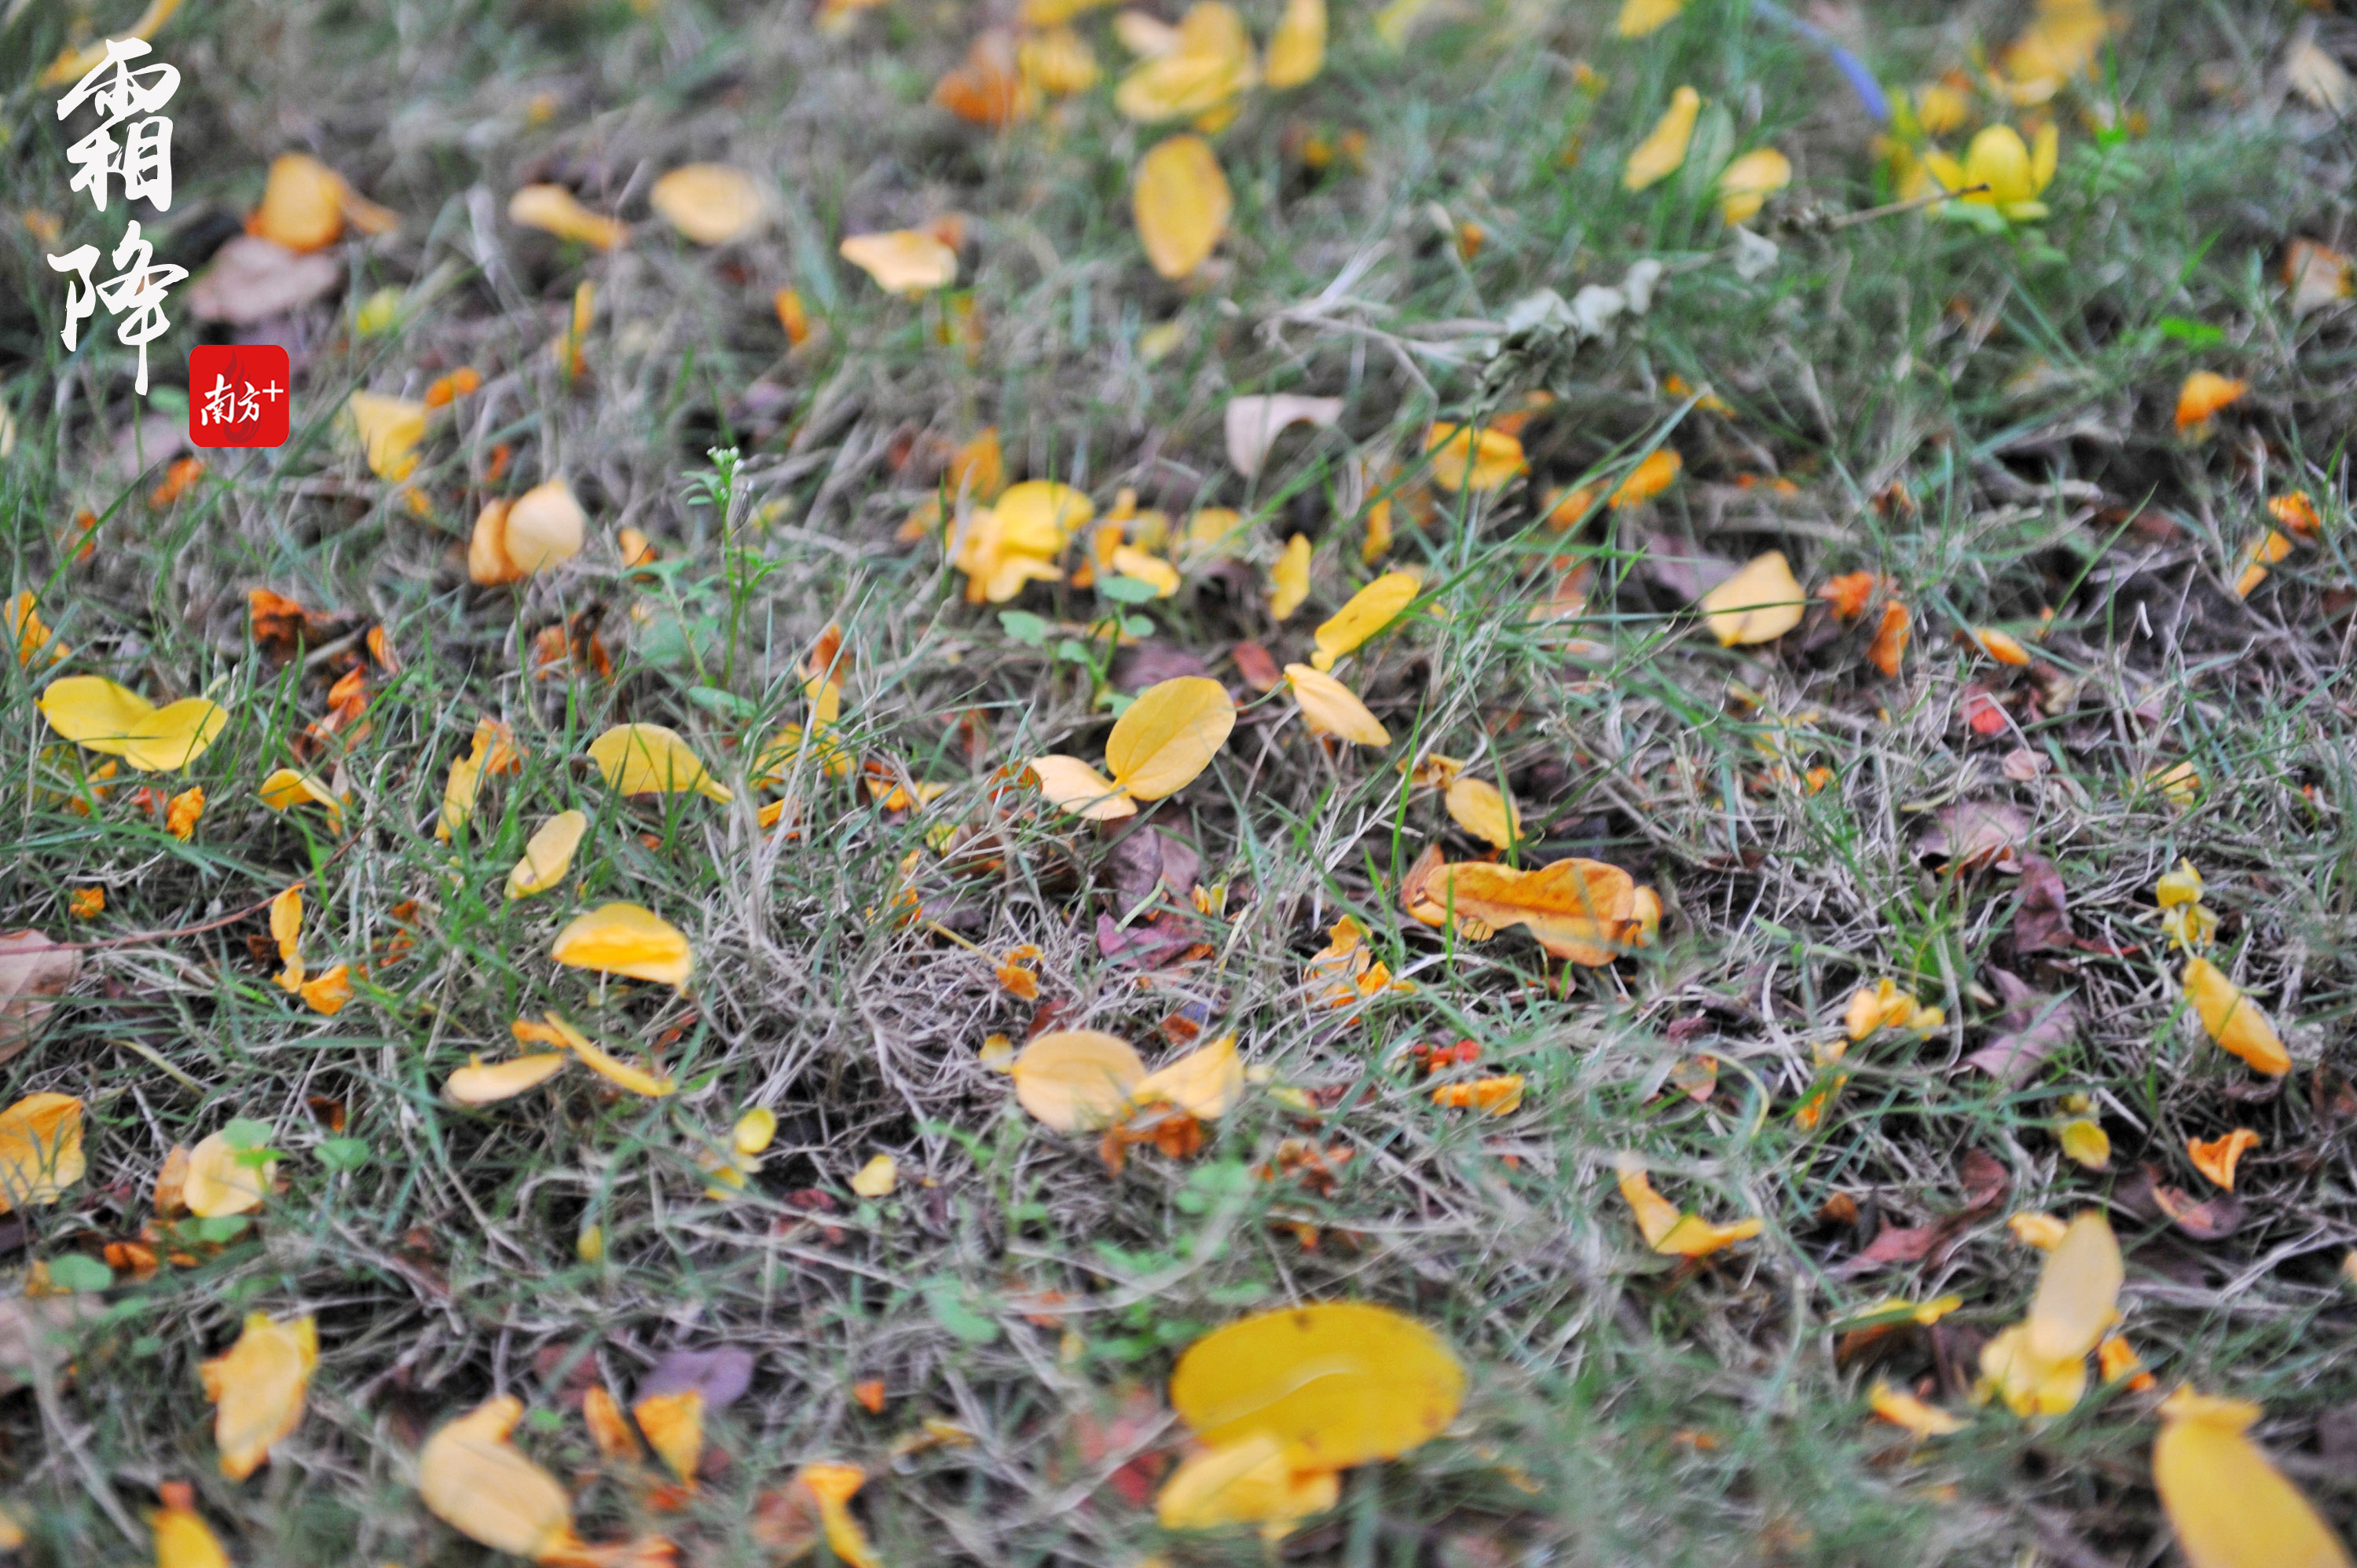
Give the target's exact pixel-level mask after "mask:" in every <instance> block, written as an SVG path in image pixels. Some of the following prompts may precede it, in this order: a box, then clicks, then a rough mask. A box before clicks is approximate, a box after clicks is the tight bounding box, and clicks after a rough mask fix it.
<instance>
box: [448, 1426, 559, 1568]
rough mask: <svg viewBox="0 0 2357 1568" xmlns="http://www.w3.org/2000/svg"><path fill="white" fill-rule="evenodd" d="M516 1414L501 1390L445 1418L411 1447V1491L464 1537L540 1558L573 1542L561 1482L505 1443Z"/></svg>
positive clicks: (555, 1553)
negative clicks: (414, 1455) (414, 1457)
mask: <svg viewBox="0 0 2357 1568" xmlns="http://www.w3.org/2000/svg"><path fill="white" fill-rule="evenodd" d="M522 1414H523V1402H522V1401H521V1400H519V1399H517V1398H516V1397H515V1396H514V1395H513V1394H501V1395H500V1396H499V1397H498V1398H497V1399H492V1400H487V1401H485V1402H483V1403H482V1404H480V1405H478V1406H477V1407H475V1409H473V1410H471V1411H469V1412H467V1413H466V1414H465V1415H462V1416H460V1417H458V1419H457V1420H456V1421H452V1422H449V1423H445V1424H444V1425H443V1426H442V1428H441V1429H440V1430H439V1431H437V1432H436V1433H435V1434H434V1435H433V1436H431V1437H429V1438H427V1439H426V1440H425V1447H424V1448H423V1449H421V1450H420V1451H419V1452H418V1455H417V1491H418V1495H419V1497H421V1498H423V1499H424V1500H425V1507H426V1509H428V1510H429V1511H431V1512H432V1513H433V1515H434V1516H435V1517H436V1519H439V1520H442V1522H443V1523H445V1524H447V1525H449V1526H450V1527H451V1528H452V1529H454V1530H457V1531H458V1532H459V1533H460V1534H462V1535H464V1536H466V1537H468V1539H469V1540H472V1541H479V1542H481V1543H482V1544H483V1545H485V1546H488V1547H490V1548H491V1549H492V1550H493V1551H495V1552H511V1553H513V1554H514V1555H516V1556H518V1557H524V1558H529V1559H531V1560H532V1561H533V1562H535V1563H543V1562H547V1561H548V1560H550V1559H551V1558H554V1557H556V1556H559V1555H561V1554H562V1553H564V1552H566V1551H567V1550H569V1549H573V1548H576V1547H577V1546H578V1545H579V1542H578V1541H577V1540H576V1538H575V1536H574V1534H573V1504H572V1499H571V1498H568V1497H566V1495H565V1487H564V1485H563V1483H561V1482H559V1481H558V1480H557V1478H556V1477H554V1476H552V1475H550V1474H549V1473H548V1472H547V1471H545V1470H544V1469H542V1468H541V1467H540V1466H537V1465H535V1464H533V1462H532V1461H531V1460H530V1459H527V1458H525V1457H524V1456H523V1455H522V1453H521V1452H519V1451H518V1450H517V1449H516V1447H515V1445H514V1444H511V1443H510V1442H509V1441H508V1434H509V1433H510V1432H511V1431H512V1430H514V1428H515V1423H516V1422H517V1420H518V1419H520V1418H521V1417H522Z"/></svg>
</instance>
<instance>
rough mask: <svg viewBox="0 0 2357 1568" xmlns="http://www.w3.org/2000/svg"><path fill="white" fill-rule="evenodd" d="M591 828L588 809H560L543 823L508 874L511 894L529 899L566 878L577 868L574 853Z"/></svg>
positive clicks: (510, 895) (514, 896)
mask: <svg viewBox="0 0 2357 1568" xmlns="http://www.w3.org/2000/svg"><path fill="white" fill-rule="evenodd" d="M588 831H589V814H588V813H587V812H586V811H559V812H557V813H556V815H554V816H553V817H551V818H549V819H548V821H546V822H543V823H541V824H540V826H539V827H538V828H536V829H534V830H533V835H532V838H531V840H530V842H528V843H525V845H524V846H523V858H522V860H519V861H517V862H516V863H515V866H514V868H513V869H512V870H511V871H510V872H509V873H508V897H511V898H528V897H532V895H533V894H535V893H545V892H547V891H548V890H549V889H550V888H552V887H554V886H556V885H557V884H558V883H560V882H562V881H564V880H565V873H566V872H568V871H570V870H572V869H573V852H574V851H575V850H576V849H579V848H580V847H581V836H582V835H583V834H584V833H586V832H588Z"/></svg>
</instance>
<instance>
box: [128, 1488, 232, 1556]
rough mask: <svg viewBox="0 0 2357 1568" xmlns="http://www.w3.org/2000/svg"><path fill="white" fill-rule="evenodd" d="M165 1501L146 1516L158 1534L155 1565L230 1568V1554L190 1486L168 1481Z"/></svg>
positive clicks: (148, 1525) (150, 1527)
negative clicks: (201, 1511)
mask: <svg viewBox="0 0 2357 1568" xmlns="http://www.w3.org/2000/svg"><path fill="white" fill-rule="evenodd" d="M163 1491H164V1497H165V1504H164V1506H163V1507H162V1508H160V1509H156V1511H155V1512H153V1513H151V1514H149V1515H148V1516H147V1528H148V1529H149V1530H153V1531H154V1532H155V1535H156V1568H231V1564H230V1560H229V1553H228V1552H225V1551H223V1550H222V1549H221V1539H220V1537H218V1536H216V1535H214V1534H213V1532H212V1527H211V1526H210V1525H208V1524H206V1523H205V1521H204V1520H203V1518H202V1517H200V1516H199V1514H198V1513H197V1511H196V1508H195V1506H194V1503H195V1499H194V1498H193V1497H192V1496H191V1495H190V1493H189V1490H188V1487H186V1486H185V1485H181V1484H178V1483H169V1484H167V1485H166V1486H165V1487H164V1488H163Z"/></svg>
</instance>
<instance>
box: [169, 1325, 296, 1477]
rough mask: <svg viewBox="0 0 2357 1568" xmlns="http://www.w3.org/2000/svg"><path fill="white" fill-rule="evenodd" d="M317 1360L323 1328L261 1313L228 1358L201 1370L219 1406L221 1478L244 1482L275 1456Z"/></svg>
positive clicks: (215, 1438) (289, 1429)
mask: <svg viewBox="0 0 2357 1568" xmlns="http://www.w3.org/2000/svg"><path fill="white" fill-rule="evenodd" d="M318 1362H319V1330H318V1326H317V1324H316V1323H315V1322H314V1321H313V1320H312V1319H311V1318H310V1317H309V1316H302V1317H290V1318H286V1319H285V1320H283V1321H281V1320H279V1319H275V1318H273V1317H272V1316H270V1315H269V1314H268V1313H266V1312H257V1313H253V1314H251V1315H249V1316H247V1318H246V1320H245V1330H244V1332H243V1333H242V1334H240V1335H239V1336H238V1338H237V1343H236V1344H234V1345H232V1346H231V1347H230V1348H229V1353H228V1354H227V1355H225V1356H218V1357H215V1358H214V1359H211V1360H210V1361H207V1362H205V1363H203V1364H202V1365H201V1366H199V1368H198V1369H197V1373H198V1376H199V1378H200V1379H201V1380H203V1382H204V1388H205V1397H206V1398H207V1399H209V1400H210V1401H212V1402H213V1404H214V1407H215V1408H214V1412H213V1445H214V1446H215V1447H216V1448H218V1449H220V1450H221V1474H222V1475H224V1476H227V1477H229V1478H230V1479H231V1480H232V1481H242V1480H244V1479H245V1478H246V1477H248V1476H251V1475H253V1472H254V1471H255V1469H256V1468H258V1467H259V1466H261V1464H262V1462H263V1461H264V1460H265V1459H267V1458H269V1457H270V1449H271V1445H272V1444H274V1443H277V1442H278V1441H279V1440H280V1439H282V1438H284V1437H285V1436H286V1435H287V1434H289V1433H291V1432H293V1431H294V1430H295V1428H296V1425H297V1424H298V1423H300V1422H301V1421H302V1419H303V1397H304V1393H305V1391H307V1389H308V1388H309V1387H310V1384H311V1369H312V1368H313V1367H316V1366H317V1365H318Z"/></svg>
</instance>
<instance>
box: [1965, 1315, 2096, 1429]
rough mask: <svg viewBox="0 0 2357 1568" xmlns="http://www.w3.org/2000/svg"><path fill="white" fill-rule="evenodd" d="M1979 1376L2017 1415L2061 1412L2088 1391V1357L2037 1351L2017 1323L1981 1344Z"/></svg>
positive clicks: (2024, 1327) (2024, 1328)
mask: <svg viewBox="0 0 2357 1568" xmlns="http://www.w3.org/2000/svg"><path fill="white" fill-rule="evenodd" d="M1981 1377H1982V1380H1983V1381H1984V1384H1985V1386H1986V1388H1988V1389H1990V1390H1993V1391H1995V1392H1996V1395H1997V1397H1998V1398H2000V1399H2002V1400H2003V1401H2004V1402H2005V1403H2006V1408H2007V1409H2008V1410H2010V1411H2012V1412H2013V1413H2014V1414H2016V1415H2023V1416H2029V1415H2061V1414H2063V1413H2065V1412H2068V1411H2070V1410H2072V1409H2073V1408H2074V1407H2075V1406H2076V1405H2077V1404H2078V1402H2079V1401H2080V1400H2081V1398H2083V1396H2084V1395H2085V1393H2086V1391H2087V1359H2086V1358H2085V1357H2084V1356H2076V1357H2072V1356H2065V1357H2061V1358H2055V1357H2049V1356H2041V1355H2040V1354H2039V1353H2038V1352H2037V1351H2036V1350H2035V1349H2033V1348H2031V1347H2030V1343H2029V1324H2027V1323H2017V1324H2014V1325H2012V1326H2010V1327H2007V1328H2005V1329H2001V1330H2000V1331H1998V1333H1997V1335H1996V1337H1995V1338H1993V1339H1991V1340H1990V1341H1989V1342H1988V1343H1987V1344H1986V1345H1984V1346H1982V1347H1981Z"/></svg>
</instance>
